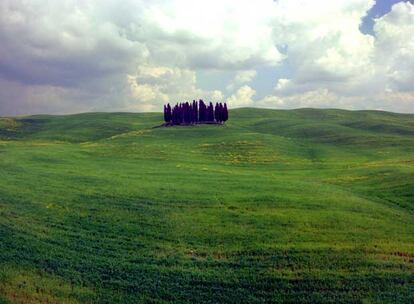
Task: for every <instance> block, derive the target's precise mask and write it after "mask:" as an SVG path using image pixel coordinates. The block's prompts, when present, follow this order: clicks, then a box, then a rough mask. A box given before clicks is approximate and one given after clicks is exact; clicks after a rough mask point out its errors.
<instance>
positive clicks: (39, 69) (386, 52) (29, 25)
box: [0, 0, 414, 116]
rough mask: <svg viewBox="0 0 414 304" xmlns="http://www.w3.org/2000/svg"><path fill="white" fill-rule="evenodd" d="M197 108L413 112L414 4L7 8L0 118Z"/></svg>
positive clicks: (352, 1) (343, 0) (10, 1)
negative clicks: (181, 105)
mask: <svg viewBox="0 0 414 304" xmlns="http://www.w3.org/2000/svg"><path fill="white" fill-rule="evenodd" d="M200 98H202V99H204V100H205V101H213V102H216V101H225V102H227V103H228V105H229V107H230V108H236V107H264V108H277V109H292V108H301V107H315V108H343V109H351V110H364V109H374V110H386V111H393V112H401V113H414V2H413V1H396V0H377V1H374V0H277V1H272V0H255V1H251V0H210V1H189V0H123V1H118V0H61V1H45V0H31V1H27V0H2V1H0V116H9V115H26V114H39V113H45V114H48V113H50V114H66V113H79V112H91V111H93V112H95V111H131V112H148V111H151V112H152V111H156V112H158V111H162V105H163V104H164V103H167V102H170V103H176V102H181V101H186V100H193V99H200Z"/></svg>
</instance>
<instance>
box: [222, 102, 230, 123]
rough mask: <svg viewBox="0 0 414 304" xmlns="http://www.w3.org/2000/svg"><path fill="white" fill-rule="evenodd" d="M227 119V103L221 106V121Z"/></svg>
mask: <svg viewBox="0 0 414 304" xmlns="http://www.w3.org/2000/svg"><path fill="white" fill-rule="evenodd" d="M228 119H229V111H228V110H227V104H226V103H224V106H223V121H224V122H226V121H227V120H228Z"/></svg>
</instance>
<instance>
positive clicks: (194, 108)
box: [193, 100, 198, 123]
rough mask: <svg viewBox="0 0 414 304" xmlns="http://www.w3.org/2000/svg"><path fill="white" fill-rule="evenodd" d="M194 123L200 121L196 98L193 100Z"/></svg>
mask: <svg viewBox="0 0 414 304" xmlns="http://www.w3.org/2000/svg"><path fill="white" fill-rule="evenodd" d="M193 123H198V106H197V101H195V100H193Z"/></svg>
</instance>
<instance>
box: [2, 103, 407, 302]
mask: <svg viewBox="0 0 414 304" xmlns="http://www.w3.org/2000/svg"><path fill="white" fill-rule="evenodd" d="M193 104H194V103H192V104H188V107H190V108H192V111H190V112H192V113H195V110H194V106H193ZM203 104H204V103H203ZM186 106H187V105H186ZM167 107H168V106H167ZM199 107H200V109H199V116H200V117H201V118H203V115H207V114H203V111H205V112H204V113H207V112H206V109H207V107H205V108H203V106H202V105H201V103H200V105H199ZM217 107H218V108H220V104H218V105H216V108H217ZM224 108H225V106H224V105H223V113H222V112H220V115H223V118H222V119H223V120H224V118H225V114H224ZM203 109H204V110H203ZM230 114H231V119H230V120H229V121H228V123H227V124H226V125H224V126H217V125H196V126H194V127H192V128H180V127H177V128H175V127H172V128H153V127H154V126H156V125H157V124H159V121H160V120H161V119H162V114H161V113H159V114H158V113H149V114H128V113H111V114H109V113H88V114H79V115H69V116H32V117H24V118H0V303H172V302H175V303H333V302H335V303H413V301H414V298H413V297H414V293H413V284H414V282H413V279H414V267H413V265H414V245H413V244H414V212H413V211H414V203H413V202H414V192H413V189H414V137H413V134H414V133H413V132H414V124H413V121H414V115H402V114H393V113H386V112H375V111H358V112H350V111H342V110H315V109H300V110H292V111H276V110H261V109H237V110H232V111H231V113H230ZM173 116H174V115H173ZM192 117H194V116H192ZM204 117H205V116H204ZM201 118H200V119H201ZM172 119H174V117H172ZM189 119H190V120H191V119H193V118H191V117H190V118H189ZM204 119H207V118H204ZM215 119H216V120H217V118H215ZM2 301H3V302H2Z"/></svg>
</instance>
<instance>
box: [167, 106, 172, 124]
mask: <svg viewBox="0 0 414 304" xmlns="http://www.w3.org/2000/svg"><path fill="white" fill-rule="evenodd" d="M171 119H172V115H171V106H170V104H167V122H171Z"/></svg>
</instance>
